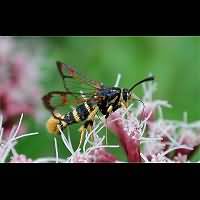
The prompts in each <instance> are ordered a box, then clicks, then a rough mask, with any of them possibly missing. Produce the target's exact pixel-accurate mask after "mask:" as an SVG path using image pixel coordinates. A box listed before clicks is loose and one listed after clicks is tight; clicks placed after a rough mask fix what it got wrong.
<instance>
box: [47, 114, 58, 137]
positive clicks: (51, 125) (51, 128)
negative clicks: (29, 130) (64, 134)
mask: <svg viewBox="0 0 200 200" xmlns="http://www.w3.org/2000/svg"><path fill="white" fill-rule="evenodd" d="M55 115H56V116H57V117H61V118H62V116H61V114H60V113H56V114H55ZM61 123H62V122H61ZM59 124H60V121H59V120H58V119H56V118H54V117H53V116H51V117H50V118H49V119H48V121H47V123H46V127H47V130H48V132H49V133H52V134H58V133H59V129H58V127H57V126H58V125H59Z"/></svg>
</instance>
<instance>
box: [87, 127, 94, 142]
mask: <svg viewBox="0 0 200 200" xmlns="http://www.w3.org/2000/svg"><path fill="white" fill-rule="evenodd" d="M87 131H88V133H89V134H90V133H91V132H92V126H91V125H88V127H87ZM90 138H91V140H92V141H94V133H92V134H91V136H90Z"/></svg>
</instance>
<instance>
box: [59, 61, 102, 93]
mask: <svg viewBox="0 0 200 200" xmlns="http://www.w3.org/2000/svg"><path fill="white" fill-rule="evenodd" d="M56 64H57V68H58V71H59V73H60V75H61V77H62V80H63V84H64V88H65V90H66V91H68V92H71V93H74V94H75V93H77V94H82V93H83V95H90V94H94V93H95V92H96V91H97V90H99V89H101V88H102V85H103V84H102V83H100V82H99V81H94V80H89V79H87V78H86V77H85V76H83V75H81V74H80V73H78V72H77V70H76V69H75V68H74V67H72V66H70V65H67V64H64V63H62V62H60V61H57V62H56Z"/></svg>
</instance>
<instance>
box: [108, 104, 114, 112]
mask: <svg viewBox="0 0 200 200" xmlns="http://www.w3.org/2000/svg"><path fill="white" fill-rule="evenodd" d="M112 110H113V106H112V105H110V106H109V107H108V110H107V112H108V113H109V114H110V113H111V112H112Z"/></svg>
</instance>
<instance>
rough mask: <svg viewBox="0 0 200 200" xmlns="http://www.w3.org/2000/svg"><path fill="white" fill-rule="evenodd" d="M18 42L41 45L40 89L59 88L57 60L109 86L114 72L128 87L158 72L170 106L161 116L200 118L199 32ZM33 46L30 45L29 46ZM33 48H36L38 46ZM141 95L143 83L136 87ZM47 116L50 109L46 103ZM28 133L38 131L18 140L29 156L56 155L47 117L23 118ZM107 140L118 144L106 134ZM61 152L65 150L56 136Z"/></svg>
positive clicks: (120, 154)
mask: <svg viewBox="0 0 200 200" xmlns="http://www.w3.org/2000/svg"><path fill="white" fill-rule="evenodd" d="M16 39H17V40H18V41H19V42H24V43H27V44H28V45H30V46H33V49H34V45H35V44H37V45H40V44H41V47H40V48H41V49H42V56H43V63H42V64H41V65H40V66H38V67H39V70H40V73H41V75H42V79H41V87H42V89H43V92H44V94H45V93H46V92H48V91H51V90H55V89H58V90H61V89H62V88H63V87H62V82H61V80H60V77H59V74H58V72H57V69H56V65H55V62H56V60H60V61H63V62H64V63H68V64H71V65H74V66H76V67H77V69H78V70H79V71H80V72H81V73H83V74H86V76H87V77H89V78H91V79H94V80H95V79H96V80H101V81H103V82H104V83H105V84H106V85H113V84H114V82H115V80H116V77H117V74H118V73H121V74H122V79H121V81H120V86H121V87H130V86H131V85H132V84H133V83H135V82H136V81H138V80H141V79H143V78H144V77H146V76H147V75H149V73H151V74H153V75H154V76H155V77H156V81H157V84H158V90H157V92H156V94H155V96H154V97H155V98H159V99H163V100H167V101H168V102H169V103H170V104H172V105H173V108H172V109H165V110H164V116H165V117H166V118H170V119H177V120H181V119H182V114H183V112H184V111H187V112H188V119H189V121H194V120H199V113H200V106H199V102H200V94H199V93H200V92H199V83H200V68H199V67H200V38H199V37H20V38H16ZM33 51H34V50H33ZM36 51H37V50H36ZM136 94H137V95H138V96H141V95H142V94H143V93H142V87H139V88H137V89H136ZM43 112H44V113H46V119H47V118H48V116H49V113H48V111H47V110H45V108H44V109H43ZM24 121H25V122H26V123H27V124H28V127H29V132H35V131H38V132H40V135H38V136H32V137H30V138H24V139H23V140H21V142H20V143H19V144H18V145H17V149H18V151H19V152H27V155H28V156H30V157H31V158H37V157H40V156H47V155H48V156H54V155H55V151H54V141H53V137H52V136H51V135H49V134H48V133H47V131H46V129H45V121H44V122H42V123H40V124H39V123H37V122H36V121H35V120H34V119H31V118H26V117H24ZM77 128H78V127H77V126H75V127H71V128H70V132H71V133H72V134H71V139H72V142H73V144H74V146H75V147H77V145H78V141H79V133H78V132H77ZM108 140H109V143H110V144H117V140H116V138H115V137H114V136H113V135H112V134H109V138H108ZM58 145H59V156H60V157H65V156H67V155H69V153H68V151H67V150H66V148H65V147H64V145H63V143H62V142H61V140H60V139H59V138H58ZM111 151H112V152H114V154H115V155H117V156H118V158H119V159H125V157H124V154H123V152H121V150H119V149H112V150H111Z"/></svg>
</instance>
